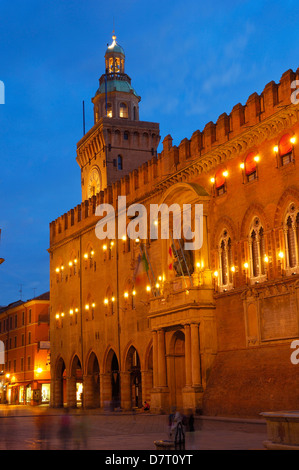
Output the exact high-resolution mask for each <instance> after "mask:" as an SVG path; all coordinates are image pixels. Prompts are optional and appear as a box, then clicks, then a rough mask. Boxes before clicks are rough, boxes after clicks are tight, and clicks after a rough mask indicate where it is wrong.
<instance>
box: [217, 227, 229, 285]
mask: <svg viewBox="0 0 299 470" xmlns="http://www.w3.org/2000/svg"><path fill="white" fill-rule="evenodd" d="M218 258H219V260H218V264H219V276H218V277H219V287H220V289H221V290H227V289H231V288H232V287H233V272H232V266H233V256H232V241H231V238H230V236H229V234H228V232H227V230H224V231H223V233H222V236H221V239H220V243H219V248H218Z"/></svg>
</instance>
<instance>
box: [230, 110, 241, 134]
mask: <svg viewBox="0 0 299 470" xmlns="http://www.w3.org/2000/svg"><path fill="white" fill-rule="evenodd" d="M230 115H231V131H232V134H233V135H234V136H235V135H237V134H239V133H240V132H241V130H242V129H241V128H242V127H243V126H244V123H245V106H243V105H242V104H241V103H238V104H236V105H235V106H234V107H233V109H232V111H231V114H230Z"/></svg>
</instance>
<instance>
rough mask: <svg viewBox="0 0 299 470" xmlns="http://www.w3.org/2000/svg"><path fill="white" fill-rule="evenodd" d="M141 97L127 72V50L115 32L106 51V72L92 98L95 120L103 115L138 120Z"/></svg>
mask: <svg viewBox="0 0 299 470" xmlns="http://www.w3.org/2000/svg"><path fill="white" fill-rule="evenodd" d="M140 99H141V98H140V96H138V95H137V93H136V92H135V90H134V88H133V87H132V85H131V78H130V77H129V76H128V75H127V74H126V73H125V52H124V50H123V48H122V47H121V46H120V45H119V44H118V43H117V41H116V35H115V34H114V33H113V35H112V43H111V44H110V45H108V47H107V50H106V53H105V73H104V74H103V75H102V76H101V78H100V80H99V89H98V90H97V92H96V95H95V97H94V98H93V99H92V102H93V104H94V122H95V123H97V122H98V120H99V119H101V118H102V117H109V118H117V119H129V120H131V121H138V120H139V101H140Z"/></svg>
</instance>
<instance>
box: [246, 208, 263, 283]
mask: <svg viewBox="0 0 299 470" xmlns="http://www.w3.org/2000/svg"><path fill="white" fill-rule="evenodd" d="M249 255H250V277H251V279H252V280H253V281H255V282H260V281H262V280H265V278H266V269H265V256H266V249H265V236H264V229H263V227H262V224H261V221H260V219H259V218H258V217H255V218H254V220H253V222H252V224H251V226H250V231H249Z"/></svg>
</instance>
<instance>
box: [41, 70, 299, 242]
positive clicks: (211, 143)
mask: <svg viewBox="0 0 299 470" xmlns="http://www.w3.org/2000/svg"><path fill="white" fill-rule="evenodd" d="M294 80H299V69H297V71H296V72H294V71H292V70H287V71H286V72H285V73H283V75H282V76H281V79H280V81H279V83H275V82H274V81H271V82H269V83H268V84H267V85H266V86H265V88H264V90H263V91H262V93H261V94H260V95H259V94H258V93H256V92H255V93H253V94H252V95H250V96H249V98H248V99H247V101H246V104H244V105H242V104H241V103H238V104H236V105H235V106H234V107H233V108H232V111H231V113H230V114H229V115H228V114H227V113H223V114H221V115H220V116H219V117H218V119H217V121H216V123H214V122H208V123H207V124H206V125H205V127H204V129H203V130H202V131H200V130H196V131H195V132H194V133H193V134H192V136H191V139H188V138H184V139H183V140H182V141H181V142H180V143H179V145H178V146H176V145H173V139H172V137H171V135H167V136H166V137H165V138H164V140H163V143H162V145H163V149H162V151H161V153H159V154H158V156H157V157H156V156H153V157H152V158H151V159H150V160H148V161H147V162H146V163H143V164H142V165H141V166H140V167H138V168H136V169H134V170H133V171H132V172H131V173H129V175H127V176H124V177H123V178H121V179H120V180H118V181H116V182H115V183H113V184H112V185H110V186H108V187H107V188H105V190H104V191H101V192H100V193H99V194H97V195H96V196H93V197H92V198H90V199H88V200H86V201H83V202H82V203H81V204H79V205H77V206H76V207H75V208H73V209H71V210H70V211H68V212H67V213H66V214H63V215H62V216H60V217H58V218H57V219H56V220H54V221H53V222H51V223H50V246H51V245H53V244H55V243H58V242H59V241H61V240H63V239H64V238H66V237H68V236H70V235H71V234H73V233H74V232H75V231H79V230H81V228H82V229H84V227H86V226H87V225H89V224H87V223H86V219H89V220H90V225H92V224H94V223H95V222H96V220H97V217H95V210H96V207H97V206H98V205H99V204H103V203H109V204H113V205H115V203H116V201H117V197H118V196H120V195H126V196H127V201H128V203H132V202H134V201H138V200H141V199H142V198H144V197H145V196H146V195H149V194H150V193H151V192H153V190H155V187H157V185H158V184H159V183H161V182H162V181H163V180H164V179H165V178H167V177H169V176H171V175H172V174H174V173H177V172H179V171H180V170H182V169H183V168H184V167H186V166H187V165H189V164H191V163H192V162H194V161H198V160H200V159H202V158H203V157H204V156H205V155H207V154H209V153H210V152H211V151H214V150H215V149H217V148H218V147H219V146H223V145H224V144H225V143H227V142H230V141H232V140H234V139H236V138H238V137H240V136H241V135H242V134H243V133H245V132H248V131H249V130H250V129H251V128H252V127H254V126H257V125H259V124H260V123H262V122H263V121H266V120H267V119H268V118H270V117H271V116H273V115H275V114H276V113H279V111H281V110H282V109H283V108H285V107H288V106H292V101H291V95H292V92H294V87H293V88H292V82H294ZM90 132H91V131H90ZM84 139H85V137H84V138H83V139H81V141H80V143H81V144H82V142H83V141H84ZM215 165H217V163H215Z"/></svg>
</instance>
